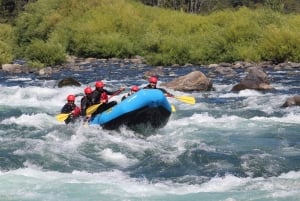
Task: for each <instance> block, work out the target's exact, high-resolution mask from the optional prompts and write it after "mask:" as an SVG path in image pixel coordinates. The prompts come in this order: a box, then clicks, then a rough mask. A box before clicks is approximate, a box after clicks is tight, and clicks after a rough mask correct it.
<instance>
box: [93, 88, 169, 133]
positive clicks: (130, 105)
mask: <svg viewBox="0 0 300 201" xmlns="http://www.w3.org/2000/svg"><path fill="white" fill-rule="evenodd" d="M170 115H171V105H170V103H169V102H168V100H167V98H166V97H165V95H164V94H163V93H162V91H161V90H158V89H141V90H139V91H138V92H137V93H135V94H133V95H131V96H129V97H127V98H126V99H125V100H123V101H122V102H120V103H119V104H117V105H115V106H113V107H112V108H110V109H108V110H106V111H105V112H102V113H101V114H98V115H96V116H95V117H94V118H93V119H92V120H91V121H90V124H97V125H101V126H102V127H103V128H105V129H109V130H112V129H117V128H118V127H120V126H121V125H126V126H129V127H131V128H135V127H137V126H138V127H140V126H145V125H146V126H151V127H152V128H161V127H163V126H165V125H166V124H167V122H168V120H169V117H170Z"/></svg>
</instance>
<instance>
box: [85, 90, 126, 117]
mask: <svg viewBox="0 0 300 201" xmlns="http://www.w3.org/2000/svg"><path fill="white" fill-rule="evenodd" d="M122 91H124V90H123V89H120V90H118V91H116V92H115V93H114V94H113V95H111V96H110V97H109V98H108V100H109V99H110V98H111V97H113V96H115V95H118V94H119V93H121V92H122ZM102 104H103V103H98V104H95V105H92V106H90V107H88V108H87V109H86V115H91V114H93V113H94V112H95V111H96V110H97V109H98V107H100V105H102Z"/></svg>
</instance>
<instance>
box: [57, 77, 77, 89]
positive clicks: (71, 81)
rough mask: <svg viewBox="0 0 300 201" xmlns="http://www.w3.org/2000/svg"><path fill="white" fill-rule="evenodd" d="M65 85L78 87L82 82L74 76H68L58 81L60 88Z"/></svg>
mask: <svg viewBox="0 0 300 201" xmlns="http://www.w3.org/2000/svg"><path fill="white" fill-rule="evenodd" d="M65 86H77V87H80V86H81V84H80V82H78V81H77V80H76V79H74V78H73V77H66V78H64V79H62V80H60V81H59V82H58V87H59V88H62V87H65Z"/></svg>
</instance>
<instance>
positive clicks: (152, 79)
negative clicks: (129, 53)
mask: <svg viewBox="0 0 300 201" xmlns="http://www.w3.org/2000/svg"><path fill="white" fill-rule="evenodd" d="M149 82H150V83H155V84H156V83H157V77H154V76H152V77H150V78H149Z"/></svg>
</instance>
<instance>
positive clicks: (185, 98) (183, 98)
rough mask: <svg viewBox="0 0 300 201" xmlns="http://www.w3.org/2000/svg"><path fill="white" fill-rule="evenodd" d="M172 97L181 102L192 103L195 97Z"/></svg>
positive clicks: (194, 101)
mask: <svg viewBox="0 0 300 201" xmlns="http://www.w3.org/2000/svg"><path fill="white" fill-rule="evenodd" d="M174 98H176V99H177V100H180V101H181V102H184V103H188V104H192V105H194V104H195V103H196V99H195V98H194V97H191V96H175V97H174Z"/></svg>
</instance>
